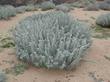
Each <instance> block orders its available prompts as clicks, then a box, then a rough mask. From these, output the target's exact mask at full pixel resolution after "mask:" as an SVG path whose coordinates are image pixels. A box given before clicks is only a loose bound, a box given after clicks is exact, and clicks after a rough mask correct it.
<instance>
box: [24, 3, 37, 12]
mask: <svg viewBox="0 0 110 82" xmlns="http://www.w3.org/2000/svg"><path fill="white" fill-rule="evenodd" d="M35 10H36V9H35V6H34V5H32V4H30V5H27V6H26V11H35Z"/></svg>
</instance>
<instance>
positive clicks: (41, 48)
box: [13, 11, 91, 69]
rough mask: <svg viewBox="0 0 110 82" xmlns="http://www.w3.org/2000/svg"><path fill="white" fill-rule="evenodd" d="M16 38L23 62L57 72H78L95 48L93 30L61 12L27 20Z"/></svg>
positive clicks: (40, 15) (17, 48) (17, 51)
mask: <svg viewBox="0 0 110 82" xmlns="http://www.w3.org/2000/svg"><path fill="white" fill-rule="evenodd" d="M13 36H14V41H15V44H16V53H17V57H18V58H19V59H20V60H23V61H25V62H30V63H32V64H33V65H35V66H37V67H46V68H54V69H72V68H74V67H75V65H76V64H77V63H78V62H79V61H80V59H81V57H82V56H83V55H84V52H85V51H86V50H87V49H88V48H89V47H90V45H91V34H90V30H89V26H88V25H86V24H85V23H82V22H80V21H78V20H76V19H75V18H72V17H71V16H69V15H68V14H67V13H64V12H61V11H54V12H48V13H45V14H36V15H33V16H30V17H27V18H26V19H24V20H23V21H21V22H20V23H19V24H18V25H17V26H16V28H15V29H14V31H13Z"/></svg>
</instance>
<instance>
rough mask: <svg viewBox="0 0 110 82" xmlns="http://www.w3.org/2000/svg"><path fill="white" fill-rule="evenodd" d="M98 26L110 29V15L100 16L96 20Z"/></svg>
mask: <svg viewBox="0 0 110 82" xmlns="http://www.w3.org/2000/svg"><path fill="white" fill-rule="evenodd" d="M96 24H98V25H100V26H103V27H109V26H110V13H107V14H102V15H100V16H99V17H98V18H97V20H96Z"/></svg>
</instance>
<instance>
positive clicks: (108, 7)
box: [99, 2, 110, 10]
mask: <svg viewBox="0 0 110 82" xmlns="http://www.w3.org/2000/svg"><path fill="white" fill-rule="evenodd" d="M99 8H100V9H102V10H110V3H107V2H100V3H99Z"/></svg>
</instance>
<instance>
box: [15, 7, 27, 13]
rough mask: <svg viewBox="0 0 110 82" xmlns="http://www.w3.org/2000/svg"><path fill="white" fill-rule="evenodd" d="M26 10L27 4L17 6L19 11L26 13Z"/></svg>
mask: <svg viewBox="0 0 110 82" xmlns="http://www.w3.org/2000/svg"><path fill="white" fill-rule="evenodd" d="M25 11H26V6H20V7H16V12H17V13H24V12H25Z"/></svg>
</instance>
